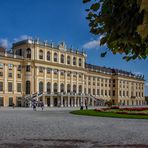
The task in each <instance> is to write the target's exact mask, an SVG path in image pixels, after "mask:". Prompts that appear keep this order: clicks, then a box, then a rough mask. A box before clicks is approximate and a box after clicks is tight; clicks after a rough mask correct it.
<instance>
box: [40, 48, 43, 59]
mask: <svg viewBox="0 0 148 148" xmlns="http://www.w3.org/2000/svg"><path fill="white" fill-rule="evenodd" d="M39 59H43V50H40V51H39Z"/></svg>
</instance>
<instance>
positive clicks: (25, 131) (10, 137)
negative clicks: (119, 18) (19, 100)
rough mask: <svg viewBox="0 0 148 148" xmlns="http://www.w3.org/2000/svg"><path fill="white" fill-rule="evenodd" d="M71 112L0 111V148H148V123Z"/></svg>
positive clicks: (62, 109)
mask: <svg viewBox="0 0 148 148" xmlns="http://www.w3.org/2000/svg"><path fill="white" fill-rule="evenodd" d="M70 110H73V109H68V108H66V109H65V108H52V109H51V108H48V109H47V108H46V109H45V110H44V111H41V109H38V110H37V111H33V110H32V109H26V108H15V109H12V108H0V147H4V148H7V147H8V148H30V147H31V148H42V147H43V148H46V147H53V148H54V147H57V148H58V147H62V148H73V147H74V148H77V147H78V148H79V147H85V148H87V147H88V148H90V147H133V148H135V147H140V148H141V147H146V148H147V147H148V120H144V119H140V120H139V119H117V118H103V117H90V116H79V115H73V114H69V112H70Z"/></svg>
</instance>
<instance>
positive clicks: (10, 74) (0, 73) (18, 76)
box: [0, 72, 21, 78]
mask: <svg viewBox="0 0 148 148" xmlns="http://www.w3.org/2000/svg"><path fill="white" fill-rule="evenodd" d="M1 76H3V72H0V77H1ZM12 76H13V75H12V73H11V72H9V73H8V77H9V78H12ZM17 78H21V74H17Z"/></svg>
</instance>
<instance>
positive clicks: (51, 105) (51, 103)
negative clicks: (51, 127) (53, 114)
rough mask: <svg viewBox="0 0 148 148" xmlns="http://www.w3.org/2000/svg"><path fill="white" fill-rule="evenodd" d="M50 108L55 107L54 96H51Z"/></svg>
mask: <svg viewBox="0 0 148 148" xmlns="http://www.w3.org/2000/svg"><path fill="white" fill-rule="evenodd" d="M50 107H53V96H50Z"/></svg>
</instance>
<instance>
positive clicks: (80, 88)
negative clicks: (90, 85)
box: [79, 85, 82, 93]
mask: <svg viewBox="0 0 148 148" xmlns="http://www.w3.org/2000/svg"><path fill="white" fill-rule="evenodd" d="M79 93H82V85H79Z"/></svg>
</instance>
